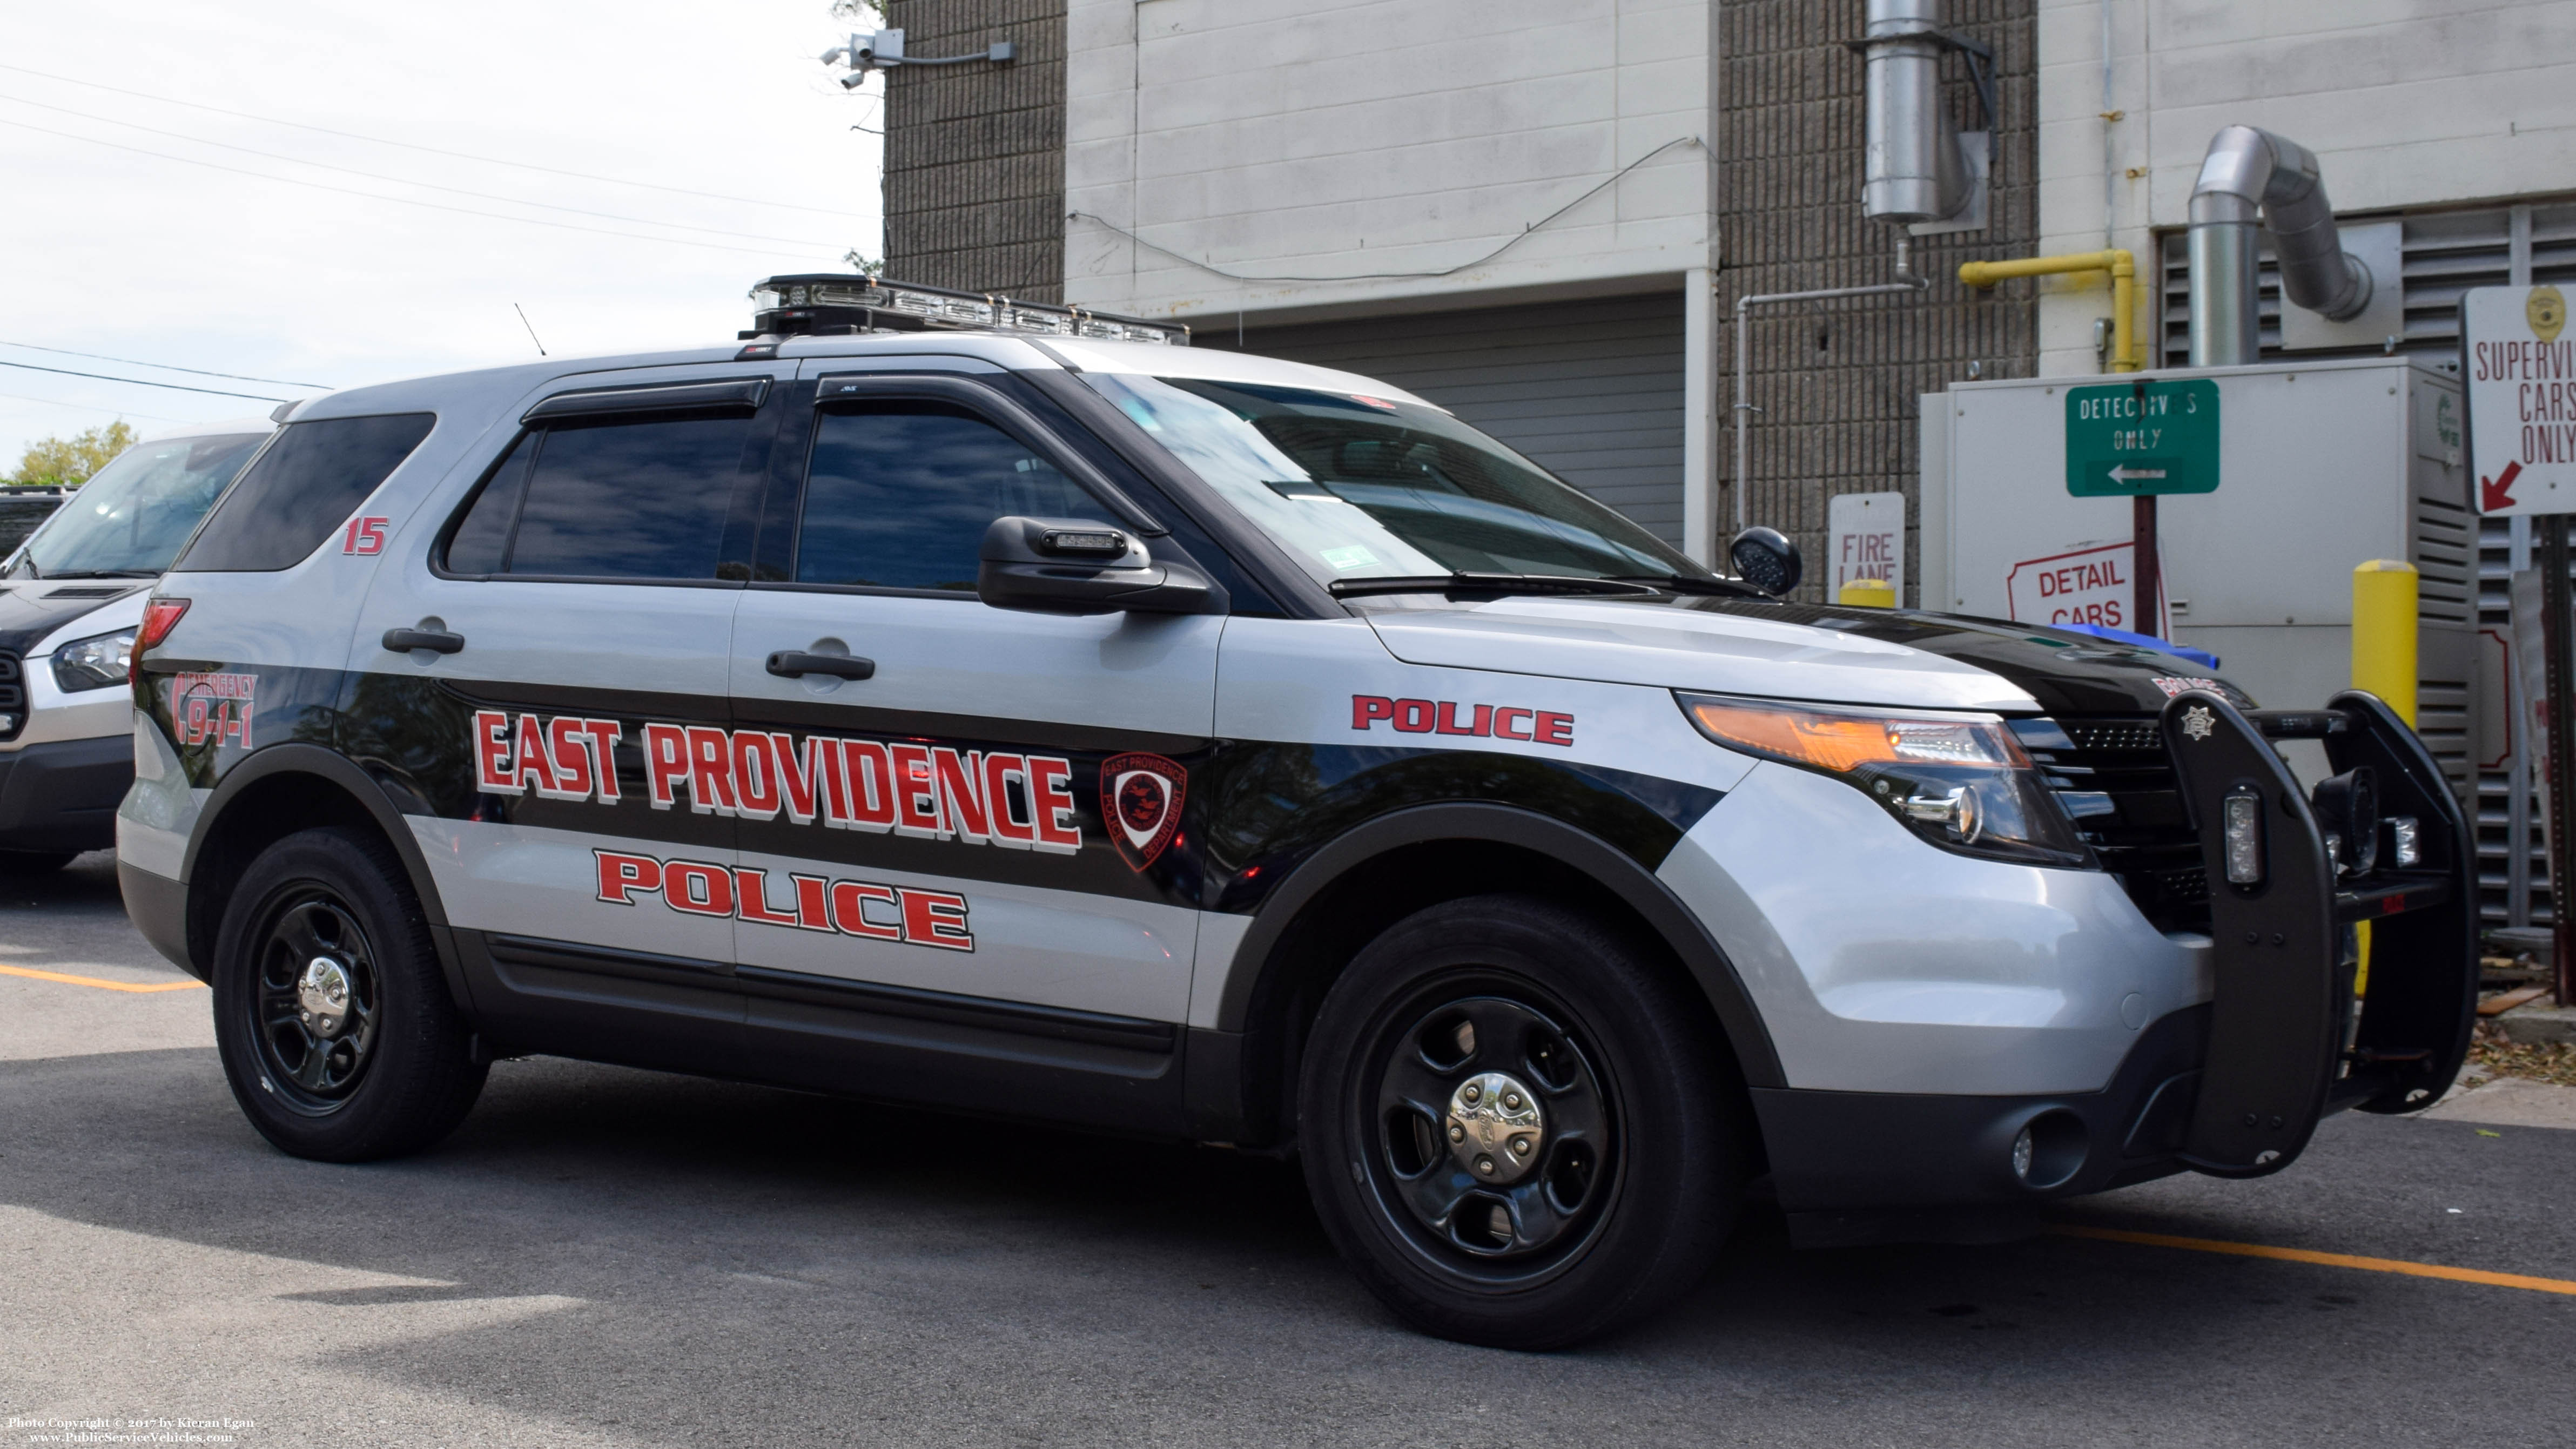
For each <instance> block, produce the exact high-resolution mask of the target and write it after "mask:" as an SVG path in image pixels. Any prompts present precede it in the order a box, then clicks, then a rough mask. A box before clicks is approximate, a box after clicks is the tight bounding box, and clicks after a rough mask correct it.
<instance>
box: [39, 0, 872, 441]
mask: <svg viewBox="0 0 2576 1449" xmlns="http://www.w3.org/2000/svg"><path fill="white" fill-rule="evenodd" d="M10 11H11V14H10V17H9V22H8V40H9V43H8V45H7V46H6V47H5V48H0V218H5V220H0V258H5V260H6V265H5V267H4V268H0V299H5V300H0V344H8V345H0V362H10V363H32V364H37V365H40V366H44V367H55V368H65V369H70V370H72V371H78V372H98V373H112V374H116V375H119V376H124V377H141V378H150V379H153V380H155V381H161V382H174V383H185V384H189V385H191V386H198V387H207V388H216V389H226V390H232V391H238V392H244V393H258V394H263V395H265V396H267V397H303V396H309V395H311V394H310V391H309V390H307V389H301V388H286V387H279V386H275V385H272V384H267V383H252V382H241V381H231V380H226V379H222V378H210V377H196V376H190V375H188V374H185V373H177V372H169V371H161V370H156V369H152V368H147V367H139V366H134V365H131V364H129V363H109V362H101V361H98V360H96V359H94V358H81V357H69V356H64V355H62V354H60V353H47V352H40V351H34V350H31V349H30V347H29V346H27V345H26V344H33V345H34V346H36V347H47V348H63V349H70V350H72V351H77V352H86V353H102V354H106V355H108V356H111V357H117V358H128V359H135V360H138V361H140V362H147V363H168V364H175V365H177V366H180V367H190V368H201V369H205V370H209V371H214V372H227V373H240V374H247V375H250V376H254V377H260V378H282V379H288V380H290V381H294V382H299V383H318V384H322V385H325V386H329V387H348V386H352V385H356V384H360V383H367V382H375V381H381V380H384V379H388V378H397V377H407V376H414V375H418V374H422V373H432V372H446V371H453V370H456V369H459V368H470V367H480V366H485V365H489V364H494V363H506V362H518V361H524V360H530V359H533V358H534V357H535V356H536V344H535V343H533V342H531V341H530V340H529V334H528V329H527V328H525V327H523V326H522V325H521V324H520V320H519V316H518V314H517V313H516V312H514V311H513V310H512V304H513V303H517V304H520V305H521V306H524V307H525V308H526V309H527V316H528V320H529V322H530V323H532V324H533V325H534V327H535V329H536V334H537V336H538V337H539V338H541V339H542V340H543V342H544V345H545V347H546V349H547V351H549V352H550V353H553V354H554V355H556V356H565V355H574V356H578V355H582V354H586V353H598V352H612V351H620V350H626V349H631V348H639V347H664V346H688V345H700V344H705V343H708V342H714V341H729V340H731V339H732V337H733V335H734V333H735V332H736V331H738V330H740V329H741V328H743V327H745V326H747V325H748V324H749V321H750V310H749V303H748V301H747V300H746V299H745V297H744V295H743V294H744V291H745V290H746V288H748V287H749V285H750V284H751V283H752V282H753V281H755V280H757V279H759V278H761V277H764V276H768V275H770V274H772V273H776V272H789V271H840V270H845V269H846V268H845V267H844V265H843V263H842V262H841V260H840V258H841V255H842V253H843V252H844V251H846V250H848V249H850V248H852V247H856V248H858V249H859V250H861V251H862V252H865V253H868V254H870V255H874V254H876V253H877V251H878V245H879V234H880V217H879V209H878V192H877V183H876V174H877V159H878V145H879V143H878V140H877V137H876V136H874V135H872V134H869V133H867V132H864V131H856V130H852V129H850V128H851V127H852V126H853V125H866V126H869V127H875V126H878V125H881V124H882V121H883V112H882V107H881V105H880V104H879V103H878V102H877V100H875V99H874V98H873V97H874V95H875V94H876V93H877V92H879V91H880V90H881V88H882V85H883V81H882V79H879V80H872V81H871V82H869V84H868V86H867V93H868V94H867V95H865V96H858V97H854V96H852V95H850V94H848V93H846V92H844V91H843V90H842V89H841V87H840V86H839V84H838V83H837V82H836V80H835V79H834V76H835V75H836V74H837V73H838V72H835V71H833V70H829V69H827V68H826V67H825V66H823V65H822V64H821V63H820V62H819V61H818V60H817V59H816V57H817V56H819V55H820V54H821V53H822V52H823V51H824V50H825V49H826V48H827V47H829V46H832V45H835V44H838V43H839V41H840V37H841V33H842V32H845V31H846V30H848V29H849V28H850V23H849V22H843V21H836V20H834V19H833V17H832V15H831V8H830V4H829V0H722V3H710V0H699V3H695V4H690V3H683V0H616V3H607V0H438V3H436V4H433V5H427V6H418V5H414V6H355V5H349V4H346V3H321V0H189V3H184V4H183V3H172V0H95V3H87V4H78V5H40V4H34V3H26V4H17V5H12V6H11V7H10ZM110 87H112V88H113V89H109V88H110ZM181 102H187V103H191V104H180V103H181ZM227 111H229V112H241V113H246V116H245V115H227V114H223V112H227ZM246 117H258V118H260V119H248V118H246ZM280 122H295V123H300V125H301V126H303V127H319V128H324V129H321V130H314V129H299V128H298V126H296V125H285V124H278V123H280ZM144 128H148V129H144ZM326 132H347V133H354V134H355V135H361V136H366V137H373V138H377V139H376V140H358V139H352V138H351V137H350V136H344V135H333V134H327V133H326ZM75 138H83V139H75ZM100 142H113V143H114V145H112V146H111V145H102V144H99V143H100ZM381 142H402V143H406V145H386V144H381ZM119 147H122V148H127V149H117V148H119ZM227 147H230V148H238V149H226V148H227ZM418 147H426V148H435V149H436V150H440V151H453V152H462V153H468V154H470V155H472V156H475V157H490V158H498V159H499V160H502V161H514V162H521V163H526V165H528V166H542V167H550V168H554V170H553V171H538V170H529V169H523V167H519V166H510V165H501V164H495V163H494V162H493V161H487V160H467V159H459V158H456V157H450V156H441V155H435V154H432V153H431V152H430V151H428V150H420V149H408V148H418ZM146 153H150V154H146ZM219 167H220V168H229V169H216V168H219ZM326 167H337V168H342V169H339V170H329V169H324V168H326ZM563 172H571V173H579V174H578V175H565V174H559V173H563ZM353 173H355V174H353ZM280 178H292V180H287V179H280ZM602 178H604V179H602ZM628 182H649V183H652V185H651V186H636V185H629V184H622V183H628ZM297 183H306V184H297ZM440 187H444V188H451V189H448V190H438V189H434V188H440ZM656 187H660V188H676V189H654V188H656ZM323 188H330V189H323ZM684 192H701V193H715V194H718V195H721V196H724V197H729V198H747V200H718V199H713V198H711V197H709V196H701V195H687V194H683V193H684ZM352 193H364V194H363V195H361V194H352ZM468 193H470V194H468ZM387 197H400V198H405V200H400V201H397V200H385V199H378V198H387ZM410 203H431V205H418V204H410ZM451 207H452V208H457V210H442V209H437V208H451ZM550 208H553V209H550ZM461 212H482V213H487V215H483V216H475V215H464V214H460V213H461ZM584 213H599V214H584ZM503 217H507V218H515V219H511V220H503V219H498V218H503ZM536 222H544V223H547V224H546V225H536V224H532V223H536ZM567 228H586V229H587V230H573V229H567ZM690 228H696V229H695V230H691V229H690ZM765 238H775V239H774V240H773V239H765ZM683 243H688V244H683ZM0 394H5V396H0V474H5V473H8V472H11V471H14V470H15V468H16V466H17V462H18V456H19V453H20V452H21V450H22V449H23V448H24V447H25V446H26V444H27V442H28V441H29V440H30V439H34V438H38V437H43V436H46V435H48V434H69V433H73V432H78V431H80V430H83V429H86V428H91V427H95V426H98V425H99V424H102V423H106V422H109V421H111V420H113V419H114V418H116V417H118V416H123V417H124V418H126V419H127V420H128V421H129V422H131V423H133V424H134V425H135V426H136V427H137V428H140V429H142V430H143V431H144V432H146V433H150V432H153V431H156V430H165V429H167V428H169V427H170V426H171V425H172V422H173V421H177V422H199V421H207V420H212V419H218V418H228V417H238V416H242V415H244V414H249V413H265V412H267V411H268V410H269V408H271V407H272V406H274V404H272V403H270V402H267V401H260V400H252V399H248V398H230V397H215V396H207V395H203V394H197V393H188V392H172V391H165V390H163V389H160V388H151V387H137V386H131V385H127V384H122V383H114V382H100V381H93V380H89V379H85V378H78V377H66V376H62V375H59V374H56V373H48V372H35V371H29V370H27V369H26V368H24V367H0Z"/></svg>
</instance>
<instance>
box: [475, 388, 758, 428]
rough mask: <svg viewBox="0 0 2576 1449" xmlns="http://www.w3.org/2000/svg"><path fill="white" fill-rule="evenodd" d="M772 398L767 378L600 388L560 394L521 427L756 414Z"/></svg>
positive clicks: (532, 411)
mask: <svg viewBox="0 0 2576 1449" xmlns="http://www.w3.org/2000/svg"><path fill="white" fill-rule="evenodd" d="M768 396H769V379H768V378H766V377H729V378H725V379H723V380H722V381H718V382H679V383H655V384H652V385H650V386H647V387H600V388H590V389H587V390H585V391H581V392H559V393H556V394H555V395H554V396H553V397H550V398H547V399H545V400H543V401H541V402H539V403H538V404H537V405H536V406H535V407H532V408H530V409H528V410H527V411H526V412H524V413H522V414H520V415H519V421H520V422H521V423H535V422H537V421H539V420H540V419H548V418H578V417H606V416H611V415H614V414H618V413H663V412H702V411H730V410H735V409H739V410H741V411H743V412H754V411H757V410H758V409H759V407H760V404H761V400H762V399H764V398H766V397H768Z"/></svg>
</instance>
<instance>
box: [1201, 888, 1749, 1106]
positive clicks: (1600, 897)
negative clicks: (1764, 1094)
mask: <svg viewBox="0 0 2576 1449" xmlns="http://www.w3.org/2000/svg"><path fill="white" fill-rule="evenodd" d="M1496 894H1512V895H1526V896H1535V897H1538V898H1540V899H1543V900H1548V901H1553V902H1555V903H1557V904H1559V905H1562V906H1565V907H1567V908H1569V909H1573V910H1577V911H1581V912H1582V913H1584V914H1585V915H1587V916H1589V917H1591V918H1592V919H1594V920H1596V921H1599V922H1601V923H1602V924H1603V925H1605V926H1607V927H1609V928H1611V929H1612V930H1614V931H1616V932H1618V933H1619V934H1620V935H1622V936H1623V937H1625V938H1626V939H1627V940H1628V942H1629V943H1630V944H1631V945H1632V946H1633V947H1634V948H1635V949H1636V950H1637V951H1638V952H1639V953H1640V954H1641V955H1643V956H1644V957H1646V958H1647V959H1648V960H1650V961H1653V962H1654V963H1656V965H1657V966H1658V967H1660V968H1661V969H1664V970H1667V971H1670V972H1671V973H1673V977H1674V979H1675V980H1677V981H1680V982H1682V983H1685V984H1686V985H1687V986H1688V994H1689V997H1690V999H1691V1000H1692V1001H1694V1002H1698V1003H1700V1010H1701V1012H1702V1014H1703V1015H1704V1016H1705V1017H1706V1021H1705V1023H1704V1025H1705V1027H1706V1029H1707V1030H1708V1031H1709V1032H1710V1033H1712V1035H1713V1036H1714V1037H1715V1039H1716V1040H1717V1041H1718V1042H1719V1043H1720V1044H1721V1046H1727V1047H1729V1050H1728V1051H1727V1059H1728V1066H1729V1070H1730V1071H1731V1072H1733V1073H1734V1074H1735V1075H1736V1077H1737V1079H1738V1081H1737V1088H1738V1090H1741V1089H1742V1081H1741V1078H1742V1072H1741V1069H1740V1068H1739V1067H1737V1066H1736V1065H1735V1063H1734V1053H1733V1051H1732V1050H1731V1044H1729V1043H1728V1041H1727V1036H1726V1031H1725V1028H1724V1026H1723V1025H1722V1024H1721V1023H1720V1022H1719V1020H1718V1017H1717V1013H1716V1012H1715V1010H1714V1009H1712V1008H1710V1007H1709V1006H1708V1004H1707V999H1706V995H1705V993H1704V992H1703V990H1702V989H1701V987H1700V986H1699V984H1698V982H1697V981H1696V979H1695V978H1693V977H1692V975H1691V972H1690V969H1689V967H1688V966H1686V965H1685V964H1684V963H1683V961H1682V959H1681V957H1680V956H1679V955H1678V954H1677V953H1676V952H1675V951H1674V950H1673V948H1672V946H1671V945H1670V944H1669V943H1668V942H1666V941H1665V939H1664V937H1663V935H1662V933H1661V932H1659V931H1657V930H1656V929H1655V928H1654V926H1653V925H1652V924H1651V923H1649V922H1648V921H1647V920H1646V918H1645V917H1644V916H1643V915H1641V914H1639V913H1638V911H1637V909H1636V908H1635V907H1634V906H1632V905H1630V904H1629V903H1628V902H1627V901H1626V900H1624V899H1622V898H1621V897H1620V896H1619V894H1618V892H1616V891H1614V890H1612V889H1610V888H1609V887H1608V886H1605V885H1603V884H1602V883H1601V882H1599V881H1598V880H1595V879H1593V877H1592V876H1590V875H1589V874H1586V873H1585V872H1583V871H1580V870H1577V869H1574V868H1573V867H1571V866H1569V865H1567V864H1566V863H1565V862H1563V861H1561V860H1558V859H1556V858H1555V857H1553V856H1550V855H1547V854H1545V853H1543V852H1541V851H1538V850H1534V849H1531V848H1529V847H1527V846H1520V845H1510V844H1505V843H1502V842H1499V841H1485V840H1456V839H1450V840H1426V841H1418V842H1414V843H1411V844H1407V845H1401V846H1397V847H1394V848H1392V849H1389V850H1387V851H1385V852H1383V853H1381V854H1378V855H1374V856H1370V857H1368V858H1367V859H1365V860H1362V861H1360V862H1359V863H1358V864H1356V865H1354V866H1353V867H1351V868H1350V869H1348V870H1345V871H1343V872H1342V873H1341V875H1340V876H1338V877H1337V878H1335V879H1334V880H1333V882H1332V883H1331V884H1329V885H1327V886H1326V887H1324V889H1322V890H1321V891H1319V892H1317V893H1316V894H1315V896H1314V897H1313V898H1312V899H1310V900H1308V901H1307V902H1306V903H1305V904H1304V905H1303V906H1302V907H1300V908H1299V910H1298V912H1297V914H1296V916H1295V918H1294V919H1292V920H1291V921H1290V923H1289V925H1288V927H1287V928H1286V929H1285V930H1284V931H1282V932H1281V933H1280V935H1279V938H1278V940H1277V942H1276V944H1275V945H1274V946H1273V947H1272V949H1271V951H1270V952H1269V955H1268V958H1267V959H1266V960H1265V961H1264V962H1263V963H1262V974H1261V977H1260V980H1259V983H1258V984H1257V985H1256V986H1255V987H1254V989H1253V994H1252V998H1251V1001H1250V1003H1249V1009H1248V1011H1247V1013H1246V1015H1245V1019H1244V1026H1245V1039H1244V1047H1243V1050H1244V1059H1243V1077H1242V1081H1243V1092H1244V1101H1243V1116H1244V1123H1245V1127H1246V1128H1247V1133H1246V1136H1247V1140H1248V1141H1254V1142H1282V1143H1284V1142H1286V1141H1288V1140H1289V1139H1291V1138H1293V1137H1294V1136H1295V1135H1296V1133H1295V1127H1296V1124H1295V1121H1294V1117H1295V1109H1294V1106H1293V1104H1294V1103H1295V1101H1296V1095H1297V1069H1298V1064H1299V1062H1300V1060H1301V1059H1302V1058H1303V1057H1304V1055H1305V1050H1306V1036H1307V1032H1308V1030H1309V1028H1311V1027H1312V1025H1313V1023H1314V1020H1315V1013H1316V1011H1317V1009H1318V1008H1319V1007H1321V1006H1322V1004H1323V1000H1324V996H1325V993H1327V992H1329V991H1330V990H1331V989H1332V986H1333V982H1334V981H1335V980H1336V979H1338V978H1339V977H1340V975H1341V973H1342V970H1343V968H1344V967H1346V966H1348V965H1349V964H1350V962H1351V958H1352V957H1354V956H1356V955H1357V954H1359V951H1360V949H1361V948H1362V947H1364V946H1366V945H1367V944H1368V943H1369V942H1371V941H1373V940H1375V939H1377V937H1378V936H1379V935H1380V934H1382V933H1383V932H1384V931H1385V930H1386V929H1387V928H1388V927H1390V926H1392V925H1394V924H1395V923H1396V922H1398V921H1400V920H1402V919H1404V918H1405V917H1407V916H1409V915H1412V914H1413V913H1414V912H1416V911H1419V910H1423V909H1425V908H1427V907H1430V906H1435V905H1438V904H1440V903H1441V902H1443V901H1452V900H1459V899H1463V898H1465V897H1468V896H1481V895H1496Z"/></svg>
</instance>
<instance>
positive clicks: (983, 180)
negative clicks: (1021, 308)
mask: <svg viewBox="0 0 2576 1449" xmlns="http://www.w3.org/2000/svg"><path fill="white" fill-rule="evenodd" d="M1064 7H1065V0H889V3H888V4H887V5H886V7H885V9H886V24H887V25H889V26H891V27H893V28H896V29H899V30H901V31H903V32H904V49H905V50H906V51H907V52H908V53H910V54H913V55H931V56H938V55H963V54H967V53H970V52H974V51H980V50H982V49H983V48H984V47H986V46H988V45H990V44H992V43H993V42H994V41H997V40H1008V41H1012V42H1015V43H1016V44H1017V45H1018V46H1019V58H1018V59H1017V60H1015V61H1013V62H1012V63H1011V64H1008V65H986V64H981V63H975V64H968V65H943V66H901V67H897V68H896V69H895V70H893V71H892V72H890V73H889V74H888V75H887V76H886V138H885V140H886V146H885V236H886V241H885V248H886V275H887V276H889V277H894V278H898V279H900V280H903V281H907V282H923V283H927V284H929V285H931V286H936V287H957V288H962V289H964V290H967V291H976V292H1002V293H1007V294H1009V295H1011V296H1014V297H1026V298H1028V299H1030V300H1031V301H1038V302H1054V301H1060V300H1062V298H1063V294H1064V40H1065V28H1064Z"/></svg>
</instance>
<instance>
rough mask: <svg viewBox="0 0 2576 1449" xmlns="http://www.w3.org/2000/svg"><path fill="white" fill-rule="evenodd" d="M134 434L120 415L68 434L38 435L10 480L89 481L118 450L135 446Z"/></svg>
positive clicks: (31, 481) (28, 481) (70, 482)
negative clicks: (105, 422) (106, 423)
mask: <svg viewBox="0 0 2576 1449" xmlns="http://www.w3.org/2000/svg"><path fill="white" fill-rule="evenodd" d="M134 437H135V434H134V429H133V428H131V427H129V426H128V425H127V424H126V421H125V420H124V419H123V418H119V419H117V420H116V421H115V422H112V423H109V424H108V425H107V426H106V427H103V428H92V429H90V430H89V431H88V432H86V433H77V434H74V435H73V436H71V437H68V438H38V439H37V440H36V441H34V442H32V443H29V444H28V445H27V453H26V456H25V457H22V458H20V459H19V460H18V472H17V474H16V476H15V477H14V478H12V479H11V480H10V481H12V482H16V483H66V484H73V485H77V484H81V483H86V482H88V481H89V478H90V475H91V474H93V473H96V472H97V471H98V470H99V469H101V468H104V467H106V466H107V465H108V462H109V461H110V460H111V459H113V458H115V456H116V455H117V454H119V453H122V452H124V451H125V450H126V449H128V448H130V447H133V446H134Z"/></svg>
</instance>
